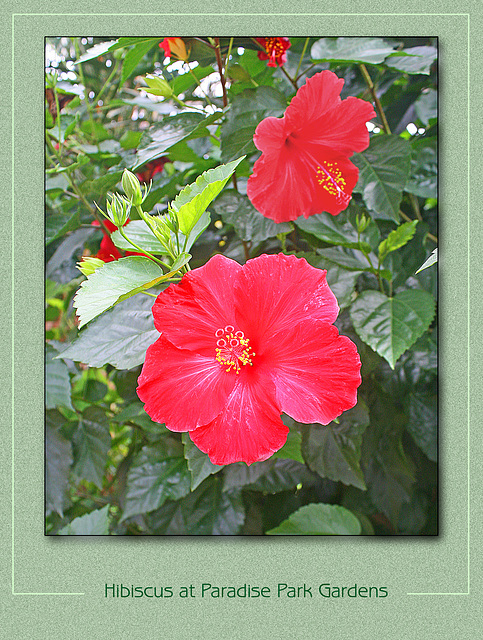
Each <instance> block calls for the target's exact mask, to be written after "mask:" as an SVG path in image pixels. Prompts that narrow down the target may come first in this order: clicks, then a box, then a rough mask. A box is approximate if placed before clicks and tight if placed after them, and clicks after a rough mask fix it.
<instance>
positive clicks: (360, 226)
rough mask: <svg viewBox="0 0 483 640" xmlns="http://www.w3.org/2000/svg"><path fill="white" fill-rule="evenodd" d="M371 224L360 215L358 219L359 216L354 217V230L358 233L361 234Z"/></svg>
mask: <svg viewBox="0 0 483 640" xmlns="http://www.w3.org/2000/svg"><path fill="white" fill-rule="evenodd" d="M370 222H371V219H370V218H366V216H365V215H364V214H363V213H362V214H361V216H360V217H359V214H358V215H357V216H356V228H357V231H358V232H359V233H363V232H364V231H365V230H366V229H367V227H368V226H369V224H370Z"/></svg>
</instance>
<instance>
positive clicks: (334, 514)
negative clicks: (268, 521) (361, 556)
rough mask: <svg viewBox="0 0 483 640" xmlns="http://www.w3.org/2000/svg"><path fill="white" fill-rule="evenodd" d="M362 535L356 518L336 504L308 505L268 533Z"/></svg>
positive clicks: (279, 534)
mask: <svg viewBox="0 0 483 640" xmlns="http://www.w3.org/2000/svg"><path fill="white" fill-rule="evenodd" d="M360 533H361V523H360V522H359V520H358V519H357V518H356V516H355V515H354V514H353V513H352V512H351V511H349V510H348V509H345V508H344V507H340V506H339V505H334V504H308V505H306V506H305V507H301V508H300V509H299V510H298V511H295V513H292V515H291V516H290V517H289V518H288V519H287V520H284V521H283V522H282V523H281V524H279V525H278V527H275V529H270V531H267V535H271V536H273V535H278V536H281V535H292V536H358V535H360Z"/></svg>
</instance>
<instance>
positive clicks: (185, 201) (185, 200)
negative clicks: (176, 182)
mask: <svg viewBox="0 0 483 640" xmlns="http://www.w3.org/2000/svg"><path fill="white" fill-rule="evenodd" d="M243 157H244V156H243ZM243 157H242V158H238V159H237V160H234V161H233V162H230V163H228V164H226V165H224V164H222V165H220V166H218V167H216V168H215V169H209V170H208V171H204V172H203V173H202V174H201V175H200V176H198V178H197V179H196V182H193V183H192V184H189V185H188V186H186V187H185V188H184V189H182V191H180V192H179V194H178V195H177V196H176V198H175V199H174V200H173V202H172V206H173V208H174V209H175V210H176V211H177V212H178V214H177V215H178V220H179V228H180V229H181V232H182V233H184V234H185V235H188V234H189V233H190V231H191V230H192V229H193V227H194V225H195V224H196V223H197V222H198V220H199V219H200V218H201V216H202V214H203V213H204V212H205V211H206V209H207V207H208V205H209V204H210V203H211V202H212V201H213V200H214V199H215V198H216V196H217V195H218V194H219V193H220V192H221V190H222V189H223V187H224V186H225V185H226V183H227V182H228V180H229V179H230V176H231V175H232V174H233V172H234V171H235V169H236V167H237V165H239V164H240V162H241V161H242V160H243Z"/></svg>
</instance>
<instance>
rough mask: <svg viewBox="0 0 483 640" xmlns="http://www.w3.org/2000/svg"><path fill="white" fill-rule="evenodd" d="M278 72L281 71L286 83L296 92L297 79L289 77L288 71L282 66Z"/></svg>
mask: <svg viewBox="0 0 483 640" xmlns="http://www.w3.org/2000/svg"><path fill="white" fill-rule="evenodd" d="M280 70H281V71H282V73H283V74H285V76H286V77H287V79H288V81H289V82H290V83H291V84H292V85H293V87H294V88H295V91H298V85H297V78H292V76H291V75H289V73H288V71H287V70H286V69H285V67H284V66H283V65H282V66H281V67H280Z"/></svg>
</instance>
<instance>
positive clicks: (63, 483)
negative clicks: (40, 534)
mask: <svg viewBox="0 0 483 640" xmlns="http://www.w3.org/2000/svg"><path fill="white" fill-rule="evenodd" d="M64 422H65V419H64V418H63V416H62V415H61V414H60V413H59V412H58V411H47V413H46V424H45V510H46V513H47V514H49V513H52V512H54V511H55V512H56V513H58V514H59V515H60V516H63V515H64V514H63V509H64V506H65V503H66V495H67V486H68V480H69V471H70V465H71V464H72V445H71V443H70V442H69V441H68V440H66V438H64V436H63V435H62V434H61V433H60V431H59V427H60V426H61V425H62V424H63V423H64Z"/></svg>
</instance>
